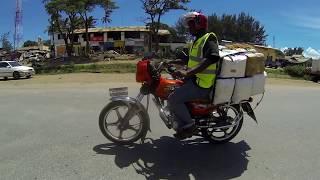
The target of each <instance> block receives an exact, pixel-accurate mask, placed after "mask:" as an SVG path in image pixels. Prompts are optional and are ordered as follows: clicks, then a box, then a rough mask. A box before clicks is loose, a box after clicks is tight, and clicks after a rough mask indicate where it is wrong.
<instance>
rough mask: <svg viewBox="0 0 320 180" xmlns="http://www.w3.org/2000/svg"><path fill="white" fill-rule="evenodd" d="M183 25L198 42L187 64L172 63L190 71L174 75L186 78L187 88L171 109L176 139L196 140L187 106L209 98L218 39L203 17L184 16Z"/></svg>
mask: <svg viewBox="0 0 320 180" xmlns="http://www.w3.org/2000/svg"><path fill="white" fill-rule="evenodd" d="M183 21H184V24H185V26H186V28H188V30H189V32H190V34H191V35H192V36H193V37H194V38H195V40H194V41H193V43H192V46H191V47H190V49H189V57H188V58H187V59H188V60H187V61H183V60H180V61H179V60H178V61H174V62H171V63H175V64H181V63H184V64H186V65H187V70H177V71H176V72H175V73H174V76H178V77H183V78H184V79H185V84H184V85H183V86H181V87H179V88H177V89H176V90H175V91H174V92H173V93H172V94H171V95H170V96H169V99H168V104H169V109H170V111H171V112H172V113H173V116H174V119H175V123H176V125H175V126H174V129H175V130H176V134H174V136H175V137H177V138H179V139H184V138H187V137H190V136H192V134H193V132H194V130H195V128H196V127H195V122H194V121H193V120H192V118H191V115H190V113H189V111H188V109H187V106H186V104H185V103H186V102H188V101H191V100H195V99H207V98H209V94H210V91H211V90H212V87H214V82H215V78H216V69H217V64H218V62H219V60H220V56H219V48H218V40H217V37H216V35H215V34H214V33H212V32H210V33H209V32H207V29H208V18H207V17H206V16H205V15H204V14H202V13H199V12H190V13H187V14H185V15H184V16H183Z"/></svg>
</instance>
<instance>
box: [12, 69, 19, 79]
mask: <svg viewBox="0 0 320 180" xmlns="http://www.w3.org/2000/svg"><path fill="white" fill-rule="evenodd" d="M12 76H13V78H14V79H20V73H19V72H17V71H15V72H13V74H12Z"/></svg>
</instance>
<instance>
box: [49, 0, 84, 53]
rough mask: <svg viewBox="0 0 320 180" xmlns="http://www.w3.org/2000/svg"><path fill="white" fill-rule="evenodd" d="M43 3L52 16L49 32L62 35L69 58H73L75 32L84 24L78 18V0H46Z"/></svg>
mask: <svg viewBox="0 0 320 180" xmlns="http://www.w3.org/2000/svg"><path fill="white" fill-rule="evenodd" d="M43 2H44V3H45V8H46V11H47V13H48V14H49V15H50V27H49V31H51V32H59V33H60V35H61V36H62V38H63V39H64V42H65V45H66V50H67V53H68V56H71V55H72V51H73V44H74V37H75V30H76V29H78V28H79V27H80V26H81V23H82V22H81V19H80V17H78V16H77V6H76V0H44V1H43ZM68 40H70V43H69V41H68Z"/></svg>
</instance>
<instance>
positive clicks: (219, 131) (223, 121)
mask: <svg viewBox="0 0 320 180" xmlns="http://www.w3.org/2000/svg"><path fill="white" fill-rule="evenodd" d="M213 116H214V117H213V118H215V119H216V121H215V125H214V126H212V127H210V128H205V129H202V130H201V134H202V136H203V137H204V138H205V139H206V140H208V141H210V142H211V143H214V144H224V143H227V142H229V141H230V140H232V139H233V138H234V137H235V136H236V135H237V134H238V133H239V131H240V130H241V127H242V124H243V112H242V111H241V110H240V108H239V107H234V106H226V107H223V108H221V112H219V113H213Z"/></svg>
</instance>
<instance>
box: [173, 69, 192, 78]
mask: <svg viewBox="0 0 320 180" xmlns="http://www.w3.org/2000/svg"><path fill="white" fill-rule="evenodd" d="M172 76H174V77H178V78H184V77H187V76H188V72H187V71H185V70H181V69H180V70H177V71H175V72H174V73H173V74H172Z"/></svg>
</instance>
